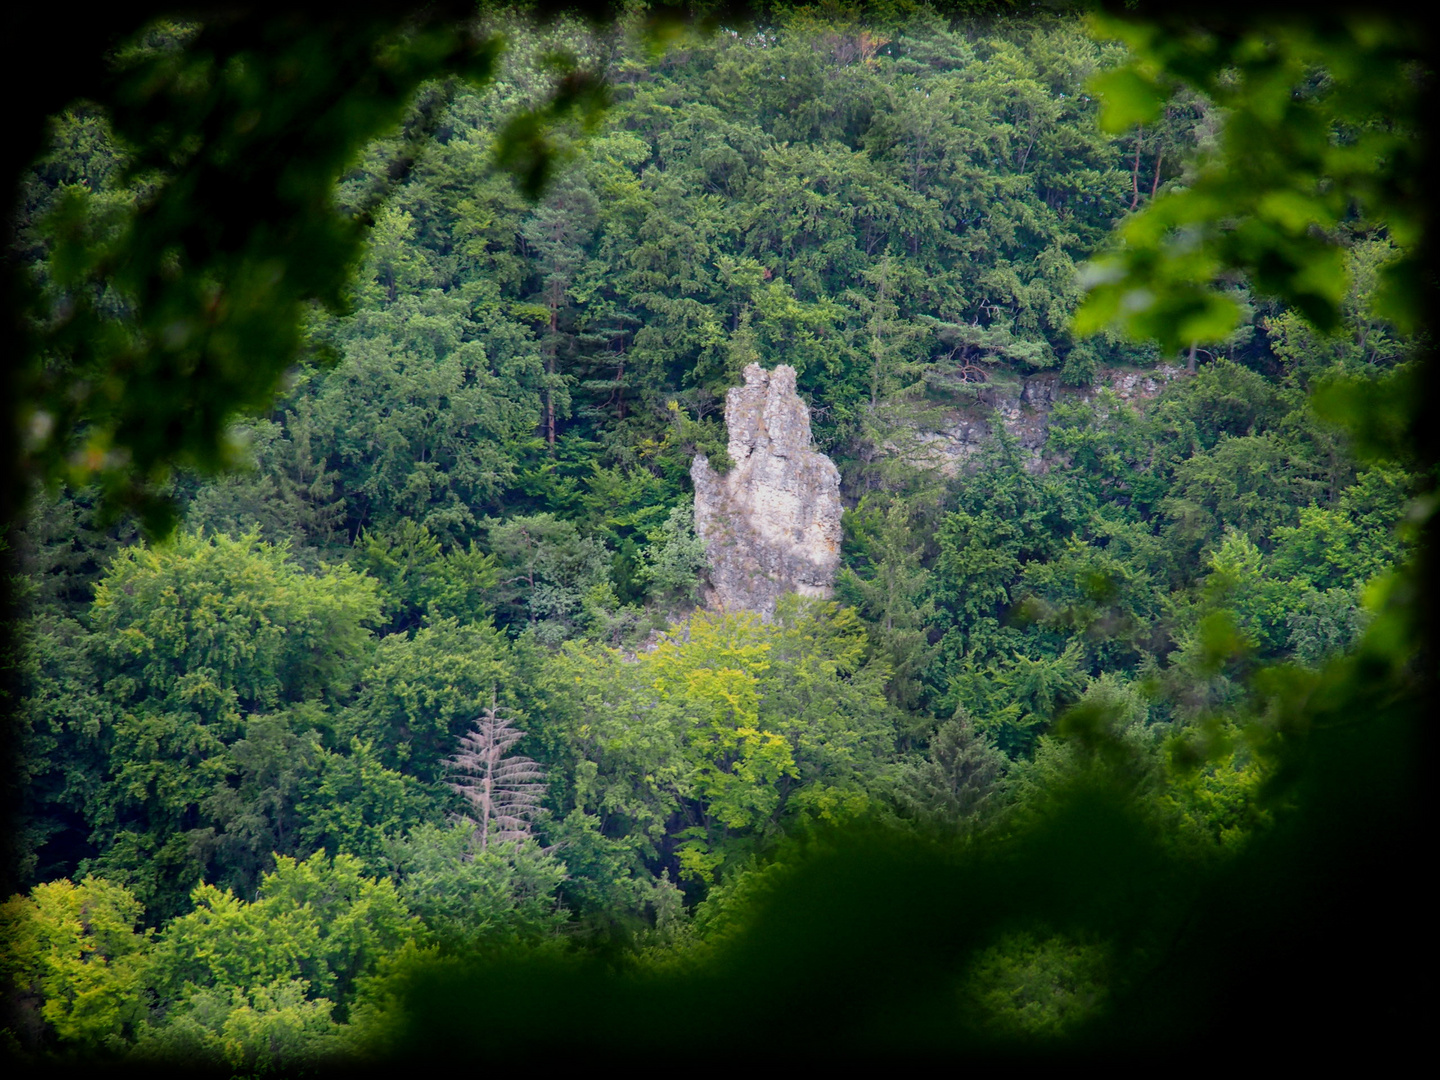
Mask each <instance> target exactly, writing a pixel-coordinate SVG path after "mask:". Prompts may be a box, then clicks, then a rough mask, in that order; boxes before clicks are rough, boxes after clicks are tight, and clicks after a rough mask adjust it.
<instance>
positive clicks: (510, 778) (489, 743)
mask: <svg viewBox="0 0 1440 1080" xmlns="http://www.w3.org/2000/svg"><path fill="white" fill-rule="evenodd" d="M524 737H525V733H524V732H523V731H520V730H519V729H518V728H515V727H513V726H512V725H511V723H510V721H509V720H507V719H505V718H504V717H502V716H500V715H499V712H498V710H497V709H496V707H495V704H494V702H493V700H492V702H491V705H490V707H489V708H488V709H486V710H485V711H484V712H483V713H481V714H480V719H479V720H477V721H476V722H475V728H474V730H473V731H472V732H471V733H470V734H468V735H465V736H463V737H462V738H461V739H460V749H459V750H458V751H457V752H456V753H455V755H454V756H453V757H451V758H450V760H449V765H450V770H451V771H452V772H454V773H457V774H459V775H460V776H462V777H463V779H460V780H457V781H455V782H453V783H451V784H450V787H452V788H453V789H454V790H456V791H458V792H459V793H460V794H461V795H464V796H465V798H466V799H467V800H468V801H469V803H470V805H471V807H472V808H473V809H474V815H475V816H474V817H471V818H467V819H466V820H469V821H471V822H473V824H474V825H475V835H476V836H477V837H478V838H479V840H480V850H481V851H485V850H486V849H487V848H488V847H489V844H490V842H491V841H492V840H493V841H495V842H497V843H507V842H509V841H512V840H514V841H520V840H525V839H527V838H528V837H529V836H530V818H532V817H533V816H534V815H535V813H536V812H537V811H538V810H539V808H540V806H539V803H540V799H541V798H542V797H543V796H544V794H545V784H544V782H543V781H544V776H545V774H544V773H543V772H542V771H541V769H540V765H539V764H538V763H537V762H535V761H533V760H532V759H530V758H528V757H523V756H521V755H518V754H517V755H513V756H507V754H508V751H509V750H510V748H511V747H512V746H514V745H515V744H516V743H517V742H519V741H520V740H521V739H523V738H524Z"/></svg>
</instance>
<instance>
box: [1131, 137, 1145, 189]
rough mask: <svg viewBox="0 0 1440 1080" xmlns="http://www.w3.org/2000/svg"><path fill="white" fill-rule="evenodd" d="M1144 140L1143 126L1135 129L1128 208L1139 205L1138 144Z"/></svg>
mask: <svg viewBox="0 0 1440 1080" xmlns="http://www.w3.org/2000/svg"><path fill="white" fill-rule="evenodd" d="M1144 141H1145V126H1144V125H1143V124H1142V125H1141V126H1140V127H1138V128H1137V129H1136V130H1135V165H1134V167H1133V168H1131V170H1130V193H1131V194H1130V209H1131V210H1134V209H1135V207H1137V206H1139V205H1140V146H1141V144H1142V143H1143V142H1144Z"/></svg>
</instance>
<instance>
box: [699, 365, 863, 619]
mask: <svg viewBox="0 0 1440 1080" xmlns="http://www.w3.org/2000/svg"><path fill="white" fill-rule="evenodd" d="M725 426H726V428H727V430H728V431H729V435H730V444H729V447H728V449H729V453H730V459H731V460H732V461H733V462H734V463H735V464H734V467H733V468H732V469H731V470H730V472H729V473H727V474H726V475H724V476H721V475H720V474H719V473H717V472H715V470H714V469H712V468H710V462H709V461H708V460H707V459H706V457H705V455H703V454H697V455H696V457H695V460H694V462H693V463H692V464H691V466H690V477H691V479H692V480H693V481H694V482H695V531H696V533H698V534H699V536H700V538H701V539H702V540H703V541H705V547H706V550H707V552H708V553H709V556H710V585H709V588H707V590H706V597H705V598H706V601H707V603H708V604H709V605H710V606H711V607H712V608H717V609H719V610H721V611H755V612H759V613H760V614H762V615H766V616H768V615H770V614H771V613H772V612H773V611H774V610H775V601H776V600H777V599H778V598H779V597H780V596H781V595H783V594H784V593H787V592H796V593H799V594H800V595H802V596H822V597H828V596H829V595H830V592H831V586H832V585H834V582H835V570H836V567H837V566H838V565H839V563H840V538H841V530H840V510H841V507H840V472H839V470H838V469H836V468H835V465H834V463H833V462H832V461H831V460H830V459H829V458H828V457H826V456H825V455H824V454H822V453H819V452H818V451H817V450H815V449H814V448H813V447H812V446H811V445H810V410H809V409H808V408H806V406H805V403H804V402H803V401H801V400H800V398H799V397H798V396H797V395H796V393H795V369H794V368H792V367H790V366H788V365H786V364H781V365H779V366H778V367H776V368H775V370H774V371H766V370H764V369H763V368H762V367H760V365H759V364H751V365H750V366H748V367H747V368H746V369H745V385H744V386H736V387H733V388H732V389H731V390H730V392H729V393H728V394H727V395H726V396H725Z"/></svg>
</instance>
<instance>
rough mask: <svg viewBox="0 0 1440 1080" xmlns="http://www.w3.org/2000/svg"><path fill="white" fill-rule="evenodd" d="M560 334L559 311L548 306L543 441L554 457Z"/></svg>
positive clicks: (554, 307) (553, 306)
mask: <svg viewBox="0 0 1440 1080" xmlns="http://www.w3.org/2000/svg"><path fill="white" fill-rule="evenodd" d="M559 333H560V309H559V308H558V307H557V306H556V305H555V304H554V302H552V303H551V304H550V348H549V349H547V350H546V356H545V374H546V375H548V376H550V378H549V379H548V380H547V381H546V383H545V441H546V442H547V443H549V445H550V456H551V457H554V456H555V385H554V384H555V350H556V348H557V344H558V342H557V336H558V334H559Z"/></svg>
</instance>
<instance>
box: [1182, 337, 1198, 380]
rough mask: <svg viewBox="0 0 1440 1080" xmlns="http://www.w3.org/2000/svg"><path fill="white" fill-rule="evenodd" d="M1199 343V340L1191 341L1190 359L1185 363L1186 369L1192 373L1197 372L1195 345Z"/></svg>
mask: <svg viewBox="0 0 1440 1080" xmlns="http://www.w3.org/2000/svg"><path fill="white" fill-rule="evenodd" d="M1198 344H1200V343H1199V342H1198V341H1192V342H1190V359H1189V360H1188V361H1187V362H1186V364H1185V370H1186V371H1187V372H1189V373H1190V374H1191V375H1194V374H1195V346H1196V345H1198Z"/></svg>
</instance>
